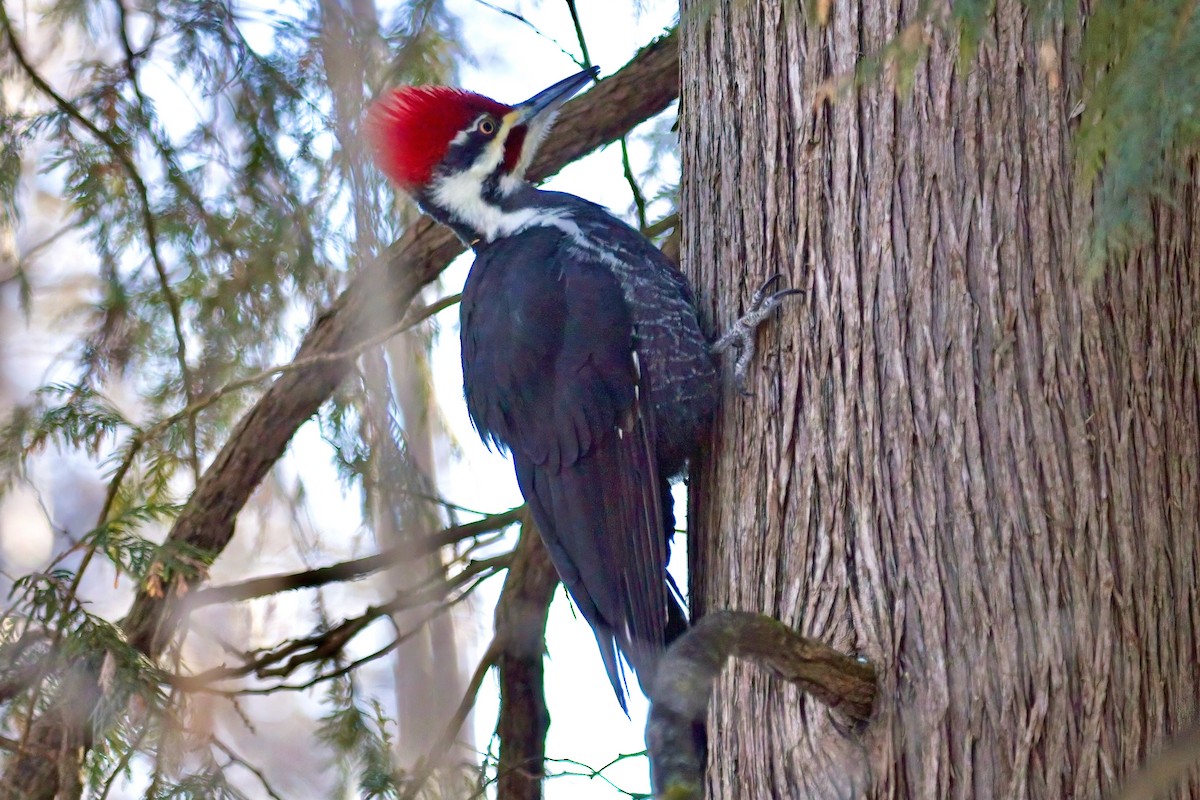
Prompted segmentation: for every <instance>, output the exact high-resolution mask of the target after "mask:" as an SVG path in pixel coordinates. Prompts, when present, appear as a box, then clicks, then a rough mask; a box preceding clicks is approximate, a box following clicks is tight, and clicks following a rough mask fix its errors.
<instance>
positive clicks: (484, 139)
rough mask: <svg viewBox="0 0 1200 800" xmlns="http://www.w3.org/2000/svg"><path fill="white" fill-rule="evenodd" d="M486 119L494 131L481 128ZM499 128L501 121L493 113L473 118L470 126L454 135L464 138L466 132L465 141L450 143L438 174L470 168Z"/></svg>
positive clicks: (439, 165)
mask: <svg viewBox="0 0 1200 800" xmlns="http://www.w3.org/2000/svg"><path fill="white" fill-rule="evenodd" d="M485 120H487V121H490V122H491V123H492V125H493V126H494V127H493V128H492V133H484V132H483V131H482V130H480V125H481V124H482V123H483V122H484V121H485ZM499 130H500V121H499V120H498V119H496V118H495V117H494V116H492V115H491V114H480V115H479V116H478V117H476V118H475V119H473V120H471V124H470V126H469V127H467V128H466V129H465V131H462V132H460V133H459V134H458V135H457V136H455V137H454V138H455V139H460V138H463V133H465V134H466V137H465V141H461V142H451V143H450V147H449V148H448V149H447V150H446V155H445V156H443V157H442V161H441V163H439V164H438V166H437V170H436V174H438V175H443V176H445V175H454V174H457V173H459V172H465V171H466V170H468V169H470V168H471V166H472V165H473V164H474V163H475V162H476V161H477V160H478V159H479V156H480V155H482V154H483V152H484V151H485V150H486V149H487V147H488V145H489V144H491V143H492V142H493V141H494V140H495V138H496V131H499ZM501 163H503V162H501Z"/></svg>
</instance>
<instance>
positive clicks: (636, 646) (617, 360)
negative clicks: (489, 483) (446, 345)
mask: <svg viewBox="0 0 1200 800" xmlns="http://www.w3.org/2000/svg"><path fill="white" fill-rule="evenodd" d="M462 345H463V377H464V384H465V387H466V396H467V407H468V410H469V411H470V413H471V418H472V420H473V421H474V423H475V425H476V427H477V428H478V429H479V432H480V434H481V435H482V436H483V437H484V439H485V440H491V441H494V442H497V443H499V444H503V445H505V446H507V447H508V449H509V450H510V452H511V453H512V456H513V461H514V462H515V465H516V472H517V481H518V483H519V484H520V487H521V492H522V494H524V496H525V499H526V500H527V501H528V502H529V505H530V508H531V509H532V511H533V516H534V520H535V521H536V522H537V525H538V528H539V529H540V531H541V535H542V538H543V540H544V541H545V543H546V545H547V548H548V549H549V551H550V556H551V558H552V559H553V561H554V565H555V567H556V568H557V569H558V573H559V576H560V577H561V578H562V581H563V583H564V585H566V587H567V590H568V591H569V592H570V594H571V597H572V598H573V599H574V601H575V604H576V606H577V607H578V608H579V610H580V612H581V613H582V614H583V616H584V618H585V619H587V621H588V622H589V623H590V624H591V626H592V629H593V630H594V632H595V634H596V640H597V642H598V643H599V645H600V651H601V655H602V657H603V659H604V665H605V668H606V669H607V671H608V675H609V679H610V680H611V681H612V684H613V689H614V690H615V691H616V693H617V698H618V700H620V702H621V705H622V707H624V705H625V697H624V683H623V680H622V677H621V672H620V668H619V665H618V661H617V658H616V652H615V649H614V648H619V649H620V650H621V652H622V653H624V655H625V657H626V659H627V660H628V661H629V663H630V664H631V665H632V666H633V668H634V671H635V672H636V673H637V675H638V678H639V681H641V683H642V684H643V686H648V682H649V680H650V677H651V675H652V672H653V669H654V667H655V665H656V664H657V660H658V656H659V654H661V652H662V650H663V647H664V636H665V632H664V628H665V625H666V616H667V593H666V584H665V579H666V559H667V553H666V531H665V522H664V514H663V507H662V502H663V496H662V494H661V487H662V485H663V483H662V479H661V478H660V476H659V472H658V465H657V463H656V456H655V446H654V442H655V431H654V417H653V410H652V408H651V405H650V403H649V401H648V398H649V397H650V391H649V376H648V374H647V373H646V372H645V371H644V370H642V369H640V366H639V364H638V360H637V356H636V353H635V349H634V348H635V332H634V328H633V323H632V320H631V318H630V314H629V309H628V307H627V305H626V302H625V299H624V296H623V294H622V292H621V287H620V284H619V283H618V282H617V279H616V278H615V277H614V275H613V274H612V271H611V269H610V268H609V267H608V266H607V265H605V264H604V263H602V262H600V261H599V260H598V259H597V258H596V257H595V256H593V255H590V254H589V251H587V250H584V249H580V248H579V247H577V246H576V245H574V244H573V243H572V241H571V240H570V238H568V237H566V236H564V235H560V234H559V232H558V231H556V230H555V231H548V230H547V229H544V228H540V229H533V230H532V231H531V232H529V233H526V234H523V235H521V236H518V237H514V239H513V240H511V241H501V242H498V243H496V244H492V245H487V246H486V247H485V248H484V249H483V250H482V251H481V252H480V253H479V255H478V256H477V258H476V262H475V265H474V266H473V267H472V271H471V276H470V277H469V278H468V281H467V287H466V289H465V290H464V294H463V301H462Z"/></svg>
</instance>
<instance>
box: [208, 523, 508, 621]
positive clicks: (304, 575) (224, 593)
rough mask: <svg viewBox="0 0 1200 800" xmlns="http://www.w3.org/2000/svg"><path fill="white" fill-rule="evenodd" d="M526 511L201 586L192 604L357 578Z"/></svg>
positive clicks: (491, 528)
mask: <svg viewBox="0 0 1200 800" xmlns="http://www.w3.org/2000/svg"><path fill="white" fill-rule="evenodd" d="M524 512H525V506H518V507H516V508H512V509H509V510H508V511H502V512H501V513H499V514H493V515H491V516H488V517H485V518H484V519H480V520H475V521H474V522H468V523H465V524H463V525H455V526H453V527H450V528H446V529H445V530H443V531H440V532H438V533H435V534H432V535H430V536H425V537H422V538H420V539H416V540H414V541H409V542H403V543H401V544H398V545H396V546H394V547H389V548H388V549H386V550H384V551H382V552H380V553H377V554H375V555H371V556H365V557H363V558H356V559H352V560H350V561H343V562H342V563H340V564H333V565H331V566H328V567H318V568H317V569H310V570H305V571H303V572H294V573H290V574H284V575H271V576H267V577H263V578H251V579H250V580H247V581H242V582H241V583H234V584H230V585H227V586H213V587H211V588H208V589H200V590H198V591H196V592H193V593H192V594H191V596H190V597H189V601H188V606H189V608H191V609H192V610H195V609H197V608H202V607H204V606H210V605H213V604H215V603H229V602H235V601H239V600H250V599H253V598H256V597H265V596H266V595H270V594H277V593H279V592H286V591H292V590H295V589H311V588H315V587H317V586H324V585H325V584H328V583H334V582H337V581H348V580H354V579H355V578H361V577H363V576H364V575H369V574H370V573H372V572H375V571H377V570H380V569H383V568H385V567H388V566H391V565H392V564H395V563H396V562H398V561H401V560H404V559H408V558H419V557H421V556H425V555H429V554H430V553H436V552H437V551H438V550H440V549H442V548H443V547H446V546H448V545H451V544H455V543H457V542H460V541H462V540H463V539H470V538H472V537H475V536H480V535H482V534H484V533H491V532H493V531H497V530H500V529H502V528H506V527H508V526H509V525H513V524H515V523H517V522H519V521H520V519H521V516H522V514H524Z"/></svg>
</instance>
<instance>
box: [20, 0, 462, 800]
mask: <svg viewBox="0 0 1200 800" xmlns="http://www.w3.org/2000/svg"><path fill="white" fill-rule="evenodd" d="M343 6H344V7H345V8H353V9H356V10H358V11H361V10H362V9H363V8H365V6H363V5H362V4H349V3H347V4H337V3H325V4H321V3H312V4H303V5H299V6H286V7H282V8H280V9H274V8H272V7H271V6H270V5H269V4H267V5H260V6H257V7H255V8H254V9H253V10H249V9H246V8H243V7H242V6H241V5H240V4H234V3H230V2H224V1H222V0H198V1H196V0H169V1H168V2H159V3H146V2H125V3H122V4H113V3H98V2H92V0H57V2H51V3H50V4H49V5H48V6H47V7H46V8H44V9H39V13H40V14H42V15H43V16H41V17H39V16H38V15H37V14H25V13H23V14H15V13H11V14H10V12H12V9H13V8H14V6H13V4H11V3H6V4H4V5H3V6H0V23H3V25H2V26H0V78H2V79H3V81H4V82H5V88H6V93H5V94H4V98H3V99H0V226H15V225H18V224H20V223H21V222H22V214H28V213H29V212H28V211H27V209H28V204H23V203H22V202H21V201H22V197H21V195H20V194H19V193H20V192H21V191H23V187H26V188H27V187H28V179H29V175H30V170H31V168H32V169H33V170H35V171H36V172H37V173H39V178H38V180H39V181H40V182H41V183H40V185H41V186H42V187H43V188H47V187H48V188H49V189H50V190H57V191H58V192H60V193H61V195H62V197H63V198H64V199H65V201H66V203H67V205H68V208H69V217H70V219H69V226H70V230H71V231H72V233H73V234H75V235H77V236H79V237H80V238H81V239H82V241H83V242H84V244H85V246H86V247H87V248H88V249H90V251H91V253H92V254H93V256H94V260H95V275H96V279H97V280H96V282H95V287H94V290H93V291H91V292H90V293H89V294H88V295H87V297H86V301H85V303H84V306H83V308H82V309H81V310H78V311H76V312H74V314H73V316H71V317H69V318H68V319H67V321H68V322H69V323H70V325H71V326H73V327H82V330H83V333H82V335H81V336H80V337H79V339H78V340H77V341H75V342H74V343H73V344H72V345H71V346H70V347H68V348H67V349H66V350H65V351H64V352H63V354H62V355H61V356H60V359H59V361H58V362H57V363H56V364H55V368H54V370H53V372H52V374H53V375H55V376H63V375H67V376H68V377H66V378H62V377H57V378H56V382H52V383H47V385H45V386H43V387H41V388H40V389H39V390H38V391H37V392H35V393H34V394H33V395H32V397H31V398H30V399H29V401H28V402H26V403H24V404H23V405H21V406H20V407H18V408H16V409H13V410H12V411H11V413H8V414H7V416H6V417H5V418H3V419H0V491H3V490H5V489H7V488H10V487H12V486H14V485H16V484H19V483H25V482H32V477H31V476H33V475H34V473H36V471H37V466H38V464H39V463H45V462H42V461H39V460H40V459H46V458H48V457H53V456H61V455H63V454H79V455H85V456H86V457H88V458H89V459H90V460H91V461H92V462H93V463H99V464H102V465H104V466H105V467H107V476H106V477H107V479H108V481H109V486H108V488H107V492H106V495H105V499H104V504H103V508H102V509H101V511H100V513H99V515H98V518H97V520H96V522H95V523H94V527H93V528H92V529H91V530H88V531H87V532H85V533H82V534H79V535H77V536H76V538H75V539H74V540H73V541H72V542H70V543H69V545H68V546H67V547H66V548H65V549H64V551H63V552H61V553H60V554H58V556H57V557H56V558H55V560H54V562H53V564H52V566H51V567H50V568H47V569H46V570H44V571H42V572H39V573H33V574H29V575H24V576H18V577H16V579H15V580H13V581H11V582H9V581H8V578H7V576H6V577H4V578H3V581H4V582H5V583H8V584H9V593H8V607H7V608H6V609H5V610H4V612H3V615H2V616H0V681H5V680H9V679H11V680H13V681H14V684H13V685H16V686H20V685H26V684H27V689H26V690H25V691H23V692H20V693H18V694H17V696H16V697H14V698H12V699H9V698H8V697H5V698H4V700H3V701H0V734H4V735H6V736H7V735H8V734H10V733H16V734H17V735H18V736H19V735H20V731H21V730H22V728H23V725H24V719H25V718H26V717H27V716H28V715H29V714H30V713H34V712H40V711H43V710H46V709H48V708H51V707H52V705H53V703H54V702H55V701H56V699H58V698H59V697H60V692H64V691H66V690H64V689H63V687H64V685H65V684H66V681H67V678H66V676H68V675H69V674H70V673H71V671H72V670H73V669H74V668H75V667H79V668H81V669H86V670H91V671H93V672H98V674H99V675H100V676H101V680H100V682H101V685H102V694H103V696H102V698H101V702H100V704H99V706H98V708H97V710H96V712H95V713H94V714H93V718H92V720H91V722H92V735H93V738H94V741H95V745H94V747H93V748H92V749H91V750H90V752H89V755H88V760H87V763H86V776H87V779H88V784H89V787H90V788H91V791H93V792H94V794H95V795H97V796H99V795H102V794H104V793H105V788H104V787H106V786H107V785H108V784H110V783H112V782H114V781H117V780H118V779H119V778H120V777H121V775H131V774H133V772H131V764H132V763H134V762H135V761H138V760H143V761H144V760H146V759H148V758H149V759H153V760H155V762H156V764H155V778H154V780H153V781H152V784H151V786H150V789H149V791H148V792H147V793H146V796H147V797H155V798H168V797H171V798H174V797H180V798H182V797H197V798H200V797H203V798H213V797H236V796H241V795H240V794H239V792H238V791H237V790H236V789H234V788H233V787H231V786H230V785H228V784H227V783H226V780H227V775H226V768H227V767H228V766H229V763H232V762H229V763H219V759H218V758H217V757H216V750H214V745H212V744H211V743H207V742H194V741H188V742H183V743H180V742H179V741H176V740H177V739H179V738H180V736H181V734H180V733H179V730H181V729H182V727H183V725H184V723H183V722H182V721H180V720H178V719H175V718H174V715H175V714H177V713H180V712H179V710H180V708H181V706H182V701H181V700H180V699H179V697H178V696H177V695H178V692H176V691H174V690H170V687H171V686H172V685H173V684H172V683H171V681H170V676H169V675H168V674H167V671H165V670H166V668H165V667H164V666H163V664H160V663H151V662H150V661H149V660H147V659H146V657H145V656H144V655H143V654H142V653H141V652H140V651H139V650H138V649H137V648H135V647H133V646H132V645H131V644H130V643H129V642H127V641H126V640H125V639H124V636H123V634H122V631H121V628H120V626H119V625H118V624H117V623H115V622H114V621H112V620H106V619H104V618H102V617H101V616H98V615H96V614H93V613H92V612H91V609H90V606H89V599H88V598H89V597H90V594H89V592H88V584H89V583H92V582H94V578H95V576H91V575H88V576H85V575H84V572H85V571H86V570H88V569H89V567H91V566H92V565H94V564H95V563H98V562H103V563H105V564H107V565H108V566H109V567H111V568H112V569H113V570H114V571H115V573H116V575H117V581H118V584H119V585H120V586H121V588H122V590H124V591H129V590H130V589H132V590H135V591H141V592H144V593H147V594H149V595H151V596H159V597H161V596H166V595H168V594H170V593H176V594H180V595H182V594H185V593H186V590H187V587H188V586H189V585H190V584H192V583H194V582H196V581H197V580H198V579H200V578H202V577H203V576H204V575H205V573H206V570H207V568H208V567H209V565H210V564H211V561H212V554H210V553H205V552H200V551H197V550H195V549H192V548H188V547H186V546H183V545H181V544H179V543H177V542H175V541H174V540H168V541H167V543H166V544H163V543H162V541H163V533H164V532H165V530H166V529H167V528H168V527H169V526H170V525H171V523H172V522H173V521H174V520H175V518H176V516H177V515H178V514H179V512H180V510H181V508H182V506H181V505H180V501H181V500H183V499H184V498H185V497H186V493H187V492H188V491H189V487H190V486H191V485H193V482H194V480H195V478H196V473H197V472H198V470H199V468H200V467H201V466H202V465H203V464H204V463H206V462H207V461H208V460H210V459H211V458H212V457H213V456H214V455H215V454H216V453H217V451H218V450H219V448H220V447H221V445H222V444H224V442H225V441H226V440H227V439H228V437H229V434H230V432H231V430H232V428H233V426H234V425H235V423H236V421H237V420H238V419H239V417H240V415H241V414H242V412H243V411H244V409H245V407H246V404H247V402H248V401H249V400H250V399H251V398H252V395H251V391H253V390H255V389H258V388H260V387H261V385H262V383H263V382H264V381H262V380H259V378H261V377H262V376H263V375H264V374H269V373H264V370H266V369H267V368H268V367H272V366H274V365H276V364H278V363H281V362H286V361H287V360H288V359H289V358H290V356H291V355H292V353H294V352H295V349H296V346H297V344H298V339H299V336H300V334H301V333H302V331H303V330H304V328H305V327H307V325H308V323H309V321H310V320H311V319H313V318H314V317H316V316H317V315H318V314H319V313H320V312H321V311H322V310H323V309H325V308H327V307H328V306H329V305H330V303H331V301H332V300H333V298H334V297H336V296H337V295H338V294H339V293H340V291H341V290H342V289H343V288H344V287H345V284H346V281H347V276H349V275H350V274H351V273H353V272H354V271H355V270H357V269H358V268H359V263H358V259H359V253H360V251H365V253H364V254H365V255H369V254H370V251H371V250H372V249H374V248H375V247H376V246H377V243H379V242H388V241H391V240H392V239H394V238H395V237H396V236H397V235H398V233H399V223H398V222H397V221H396V220H397V219H398V215H396V214H394V213H392V212H393V209H392V204H393V203H394V202H395V201H394V197H395V195H394V193H393V192H391V191H385V189H384V186H383V184H382V179H381V178H380V177H377V176H376V175H375V173H374V172H373V171H372V172H371V173H370V174H369V175H367V174H365V171H364V170H363V169H362V161H363V156H362V152H361V146H360V144H359V142H358V141H357V138H356V137H357V126H358V122H359V118H360V116H361V114H362V111H363V108H362V106H363V104H364V103H365V102H366V101H368V100H369V99H370V98H371V97H372V96H373V95H374V94H375V93H377V92H378V91H379V90H380V89H381V88H382V86H384V85H385V84H388V83H395V82H401V81H403V82H428V81H446V80H450V79H452V77H453V75H452V65H453V64H454V63H455V62H457V61H458V60H460V58H461V55H462V52H461V50H460V49H459V47H458V44H457V36H458V28H457V23H456V21H455V19H454V18H453V16H452V15H450V14H449V12H448V11H447V9H446V7H445V3H444V2H443V1H442V0H407V1H404V2H398V3H395V4H391V7H390V10H389V11H388V12H387V13H386V14H385V15H384V16H383V18H381V19H372V18H371V17H370V15H367V16H363V17H361V18H355V19H349V20H346V19H336V18H335V16H336V15H334V16H331V14H332V10H333V9H336V8H341V7H343ZM347 22H348V23H349V24H350V25H351V27H352V35H351V36H350V37H349V38H348V39H347V41H346V48H344V49H343V51H340V52H339V51H336V50H335V49H333V48H332V45H331V37H330V32H331V30H332V29H333V27H334V26H335V25H337V24H343V23H347ZM35 24H40V25H45V26H49V28H51V29H53V30H54V32H55V33H54V35H55V38H56V40H59V39H61V40H62V41H73V42H77V43H79V44H80V45H82V46H81V48H80V52H79V53H77V54H73V55H72V59H71V61H70V67H69V69H70V71H71V74H70V75H69V76H67V77H69V78H70V80H62V79H61V78H62V77H63V76H61V75H57V74H56V75H53V76H50V75H43V74H42V70H43V69H45V70H47V71H49V70H51V69H54V68H56V67H55V66H54V65H55V64H56V63H57V62H55V61H54V60H53V59H51V60H49V61H48V62H44V61H42V60H39V59H40V56H41V53H42V52H44V50H45V48H43V47H41V46H37V44H36V43H35V41H34V40H35V39H36V37H35V35H34V28H35ZM26 26H28V27H26ZM35 54H36V55H37V57H35ZM51 77H53V80H50V78H51ZM51 86H64V87H70V88H69V93H67V94H63V95H58V94H55V93H54V90H53V89H51V88H50V87H51ZM14 90H15V91H14ZM354 97H357V98H358V99H357V100H354V99H353V98H354ZM13 98H15V100H13ZM9 103H13V104H12V105H9ZM360 237H365V238H364V240H363V241H359V239H360ZM23 266H24V265H17V267H18V272H17V274H16V275H14V276H12V277H14V278H16V279H17V281H18V285H19V286H23V287H24V288H25V289H26V291H28V290H29V289H30V286H29V284H28V283H27V282H26V280H25V274H24V272H23ZM8 278H9V276H7V275H0V280H7V279H8ZM25 299H26V307H28V300H29V297H28V295H26V298H25ZM243 384H244V385H243ZM234 386H236V387H238V388H236V389H234V388H231V387H234ZM364 401H365V398H364V395H363V393H362V392H361V391H360V390H358V389H351V390H350V391H348V392H345V393H343V394H342V395H341V396H339V398H338V401H337V402H336V403H333V404H331V406H330V409H329V410H328V411H326V412H325V413H324V415H323V419H324V420H327V421H330V423H331V426H330V430H331V431H332V432H333V439H334V440H335V441H336V442H337V445H338V447H339V451H338V452H339V454H342V455H340V458H341V459H342V460H343V462H344V465H345V466H346V470H345V475H346V477H347V479H348V481H350V482H355V483H360V482H361V481H362V480H363V477H364V476H365V475H366V473H367V470H366V461H367V459H369V458H370V457H371V453H370V449H369V448H368V447H367V445H366V444H365V442H364V440H363V431H362V427H361V424H360V420H361V419H362V415H361V406H362V404H363V403H364ZM81 593H82V594H83V595H84V596H83V597H81ZM180 638H182V637H180ZM178 641H179V640H178V639H177V640H176V644H178ZM174 669H180V668H179V667H178V663H177V664H176V667H175V668H174ZM181 671H186V670H181ZM358 708H359V706H358V701H355V702H352V703H350V706H348V707H346V708H342V709H341V713H342V717H341V718H340V722H341V724H342V732H341V734H340V736H338V737H334V739H335V740H336V741H338V742H342V743H344V744H345V745H346V749H345V752H346V753H347V754H351V755H349V756H348V757H352V758H353V759H354V763H355V767H354V770H355V775H356V780H357V782H358V783H359V784H361V792H362V794H363V796H369V797H373V796H380V797H389V796H395V794H396V789H395V783H394V776H393V775H392V772H391V768H390V763H389V755H388V746H389V742H388V734H387V721H386V720H385V719H384V718H383V715H382V713H381V712H380V710H379V708H378V707H377V706H371V705H370V704H367V706H366V709H367V710H366V711H363V712H362V715H361V719H359V720H358V722H355V720H354V715H355V714H357V713H358V711H357V709H358ZM337 722H338V720H337V719H334V718H331V721H330V725H331V726H334V725H336V724H337ZM356 724H361V729H358V730H356V729H355V728H354V725H356ZM332 729H333V728H332V727H331V730H332ZM180 748H182V751H185V752H188V753H190V755H189V759H190V761H189V762H188V763H186V764H184V763H168V762H169V761H170V758H169V756H168V755H167V754H164V753H163V752H162V751H163V750H164V749H166V750H178V749H180ZM0 755H3V753H2V752H0ZM230 758H232V756H230ZM172 776H173V777H172Z"/></svg>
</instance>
